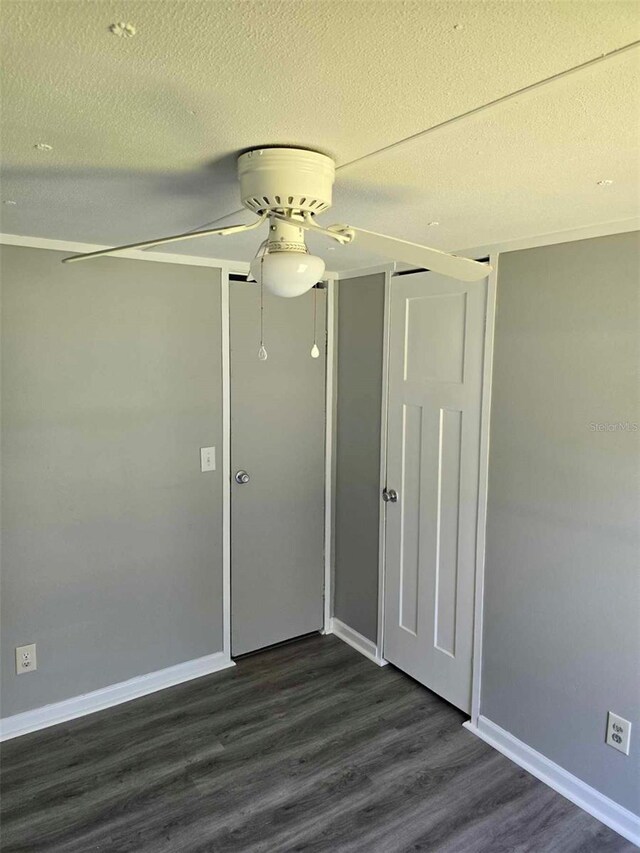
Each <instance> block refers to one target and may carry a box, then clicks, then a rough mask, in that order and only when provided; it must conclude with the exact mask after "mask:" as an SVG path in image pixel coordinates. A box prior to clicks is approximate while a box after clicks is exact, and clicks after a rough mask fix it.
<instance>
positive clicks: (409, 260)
mask: <svg viewBox="0 0 640 853" xmlns="http://www.w3.org/2000/svg"><path fill="white" fill-rule="evenodd" d="M345 231H350V232H351V233H352V234H353V241H354V242H355V243H359V244H360V245H361V246H362V247H363V248H365V247H366V248H367V249H370V250H371V251H372V252H375V253H377V254H379V255H385V256H386V257H387V258H393V260H394V261H402V262H403V263H405V264H413V265H415V266H416V267H421V268H424V269H428V270H431V271H432V272H437V273H440V274H441V275H448V276H451V278H457V279H459V280H460V281H479V280H480V279H481V278H485V277H486V276H487V275H489V271H490V270H491V267H490V266H489V264H481V263H479V262H478V261H472V260H470V259H469V258H460V257H458V256H457V255H449V254H447V253H446V252H440V251H439V250H438V249H430V248H429V247H428V246H420V245H419V244H418V243H409V242H408V241H407V240H398V239H397V238H396V237H387V236H386V235H385V234H376V233H375V232H373V231H364V230H363V229H362V228H353V227H352V226H351V225H346V226H345Z"/></svg>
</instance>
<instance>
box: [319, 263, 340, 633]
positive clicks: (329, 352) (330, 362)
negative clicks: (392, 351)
mask: <svg viewBox="0 0 640 853" xmlns="http://www.w3.org/2000/svg"><path fill="white" fill-rule="evenodd" d="M336 287H337V282H336V280H335V279H333V278H330V279H327V281H326V289H327V311H326V347H325V358H326V362H325V383H324V391H325V398H324V423H325V433H324V439H325V440H324V618H323V629H322V630H323V633H325V634H331V633H332V632H333V629H332V624H333V617H332V613H333V536H332V529H333V511H334V500H333V494H334V482H335V461H334V456H335V453H334V446H333V445H334V439H333V434H334V426H335V417H336V383H335V372H336V364H337V359H336V334H335V332H336V325H335V324H336V310H335V307H336Z"/></svg>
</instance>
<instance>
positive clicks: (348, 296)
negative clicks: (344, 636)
mask: <svg viewBox="0 0 640 853" xmlns="http://www.w3.org/2000/svg"><path fill="white" fill-rule="evenodd" d="M383 326H384V275H383V274H377V275H369V276H363V277H362V278H350V279H345V280H344V281H341V282H340V283H339V285H338V328H337V344H338V345H337V354H338V359H337V361H338V364H337V418H336V433H335V440H336V456H335V465H336V482H335V520H334V533H335V543H334V548H335V553H334V567H335V577H334V615H335V616H337V618H338V619H340V620H341V621H343V622H345V623H346V624H347V625H349V626H350V627H351V628H354V629H355V630H356V631H359V632H360V633H361V634H363V635H364V636H365V637H368V638H369V639H370V640H373V641H375V639H376V634H377V624H378V519H379V512H380V420H381V406H382V340H383Z"/></svg>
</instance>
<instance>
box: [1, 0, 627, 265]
mask: <svg viewBox="0 0 640 853" xmlns="http://www.w3.org/2000/svg"><path fill="white" fill-rule="evenodd" d="M0 15H1V17H2V33H3V34H2V42H3V44H2V56H3V60H2V63H3V86H2V119H3V120H2V164H3V173H2V175H3V199H4V201H5V202H7V201H14V202H16V203H15V204H3V205H2V209H1V213H2V230H3V231H5V232H8V233H14V234H24V235H33V236H40V237H51V238H57V239H65V240H76V241H85V242H94V243H105V244H112V243H122V242H132V241H135V240H138V239H140V240H142V239H147V238H149V237H154V236H158V235H163V234H167V233H176V232H180V231H182V230H186V229H189V228H194V227H196V226H199V225H201V224H203V223H205V222H208V221H211V220H214V219H218V218H220V217H225V216H227V215H228V214H232V213H233V212H234V211H236V210H238V209H239V204H238V190H237V185H236V183H235V170H234V161H235V155H236V153H237V152H238V151H239V150H242V149H244V148H247V147H253V146H257V145H274V144H298V145H303V146H308V147H312V148H316V149H318V150H321V151H324V152H326V153H328V154H331V155H332V156H334V157H335V158H336V161H337V163H338V166H339V170H338V174H337V185H336V191H335V198H334V210H332V211H331V212H330V213H329V214H328V215H327V216H326V217H325V219H326V221H328V222H329V221H346V222H350V223H351V224H354V225H361V226H363V227H368V228H371V229H373V230H378V231H384V232H387V233H390V234H394V235H397V236H404V237H405V238H407V239H413V240H417V241H419V242H427V243H429V244H431V245H434V246H437V247H440V248H445V249H464V248H469V247H472V246H477V245H482V244H487V243H491V242H497V241H503V240H509V239H514V238H518V237H523V236H530V235H534V234H540V233H549V232H552V231H556V230H565V229H569V228H575V227H578V226H581V225H592V224H597V223H603V222H608V221H612V220H622V219H626V218H629V217H632V216H634V215H637V214H638V177H639V176H638V159H637V152H638V147H639V144H640V128H639V114H638V102H639V100H638V99H639V96H640V73H639V69H640V65H639V56H640V50H638V49H634V50H631V51H628V52H626V53H625V54H623V55H618V56H613V57H609V58H606V59H604V60H603V61H601V62H599V63H597V64H595V65H592V66H590V67H588V68H585V69H583V70H580V71H578V72H576V73H575V74H572V75H570V76H568V77H564V78H561V79H558V80H553V81H551V82H549V83H547V84H546V85H544V86H541V87H539V88H537V89H536V90H534V91H533V92H528V93H524V94H522V95H520V96H518V97H515V98H513V99H510V100H508V101H506V102H504V103H500V104H497V105H494V106H491V107H489V108H487V109H486V110H483V111H481V112H478V113H475V114H474V115H472V116H470V117H467V118H464V119H462V120H461V121H458V122H455V123H452V124H449V125H446V126H444V127H441V128H439V129H436V130H435V131H433V132H431V133H427V134H424V135H422V136H420V137H419V138H417V139H414V140H411V141H407V142H405V143H404V144H401V145H397V146H395V147H392V148H391V149H389V150H387V151H384V152H382V153H379V154H376V155H375V156H367V155H370V154H371V153H372V152H375V151H378V150H379V149H381V148H385V147H386V146H390V145H393V144H394V143H397V142H399V141H401V140H405V139H407V137H410V136H413V135H414V134H419V133H421V132H423V131H425V130H428V129H429V128H432V127H434V126H436V125H439V124H441V123H442V122H446V121H447V120H450V119H452V118H454V117H456V116H459V115H461V114H463V113H466V112H468V111H470V110H474V109H475V108H477V107H479V106H481V105H483V104H487V103H489V102H491V101H495V100H496V99H499V98H502V97H504V96H506V95H508V94H509V93H512V92H514V91H517V90H520V89H522V88H524V87H527V86H530V85H531V84H534V83H536V82H538V81H540V80H544V79H545V78H549V77H553V76H554V75H558V74H561V73H562V72H565V71H567V70H568V69H571V68H574V67H575V66H577V65H580V64H582V63H585V62H588V61H589V60H592V59H595V58H597V57H600V56H602V55H603V54H608V53H611V52H612V51H615V50H617V49H619V48H621V47H624V46H625V45H628V44H630V43H632V42H634V41H636V40H638V39H640V4H638V3H637V2H635V0H632V2H616V0H611V1H610V2H604V1H603V0H594V2H591V0H569V2H563V0H551V2H546V0H535V2H528V0H525V2H502V0H500V2H480V0H473V2H429V0H419V2H406V3H405V2H398V0H376V2H369V1H368V0H362V2H358V0H352V2H344V0H336V1H335V2H334V0H315V2H311V0H308V1H307V2H305V0H298V2H296V0H287V2H280V0H266V2H255V0H227V2H218V0H189V2H176V0H153V2H137V0H129V2H127V0H121V2H118V3H112V2H110V0H83V2H74V0H64V2H56V0H47V2H41V0H21V2H12V0H4V2H3V3H2V6H1V7H0ZM123 20H124V21H128V22H131V23H132V24H133V25H134V26H135V28H136V34H135V36H134V37H133V38H121V37H118V36H116V35H113V34H112V33H111V32H110V31H109V26H110V25H111V24H112V23H114V22H118V21H123ZM39 142H44V143H47V144H48V145H51V146H52V150H50V151H38V150H37V149H36V148H35V147H34V145H35V144H36V143H39ZM360 158H364V159H360ZM354 160H357V161H358V162H355V163H354V162H353V161H354ZM602 179H607V180H611V181H613V183H612V184H610V185H607V186H604V187H600V186H598V185H597V181H598V180H602ZM238 218H239V219H246V218H248V216H247V215H246V214H240V215H239V216H238ZM434 220H436V221H438V222H439V223H440V224H439V225H437V226H429V225H428V223H429V222H431V221H434ZM259 239H260V237H259V236H256V235H255V234H250V235H247V236H244V237H239V238H228V239H226V240H221V239H220V238H208V239H203V240H198V241H197V242H196V243H193V242H190V243H185V244H182V245H179V244H176V246H173V247H167V251H180V252H184V253H191V254H198V255H211V256H215V257H228V258H234V259H237V260H248V259H249V258H250V257H251V255H252V253H253V251H255V248H256V246H257V243H258V242H259ZM309 242H310V245H312V246H313V247H314V248H317V249H320V248H322V253H323V254H325V250H328V246H327V244H326V243H318V242H317V238H316V240H310V241H309ZM325 257H326V259H327V262H328V265H329V267H330V268H333V269H344V268H349V267H353V266H361V265H366V264H372V263H377V262H379V261H380V260H381V259H380V258H377V257H375V256H372V255H369V254H366V253H363V252H360V251H358V248H357V245H354V246H353V247H349V248H337V249H336V250H335V251H333V252H331V253H330V254H325Z"/></svg>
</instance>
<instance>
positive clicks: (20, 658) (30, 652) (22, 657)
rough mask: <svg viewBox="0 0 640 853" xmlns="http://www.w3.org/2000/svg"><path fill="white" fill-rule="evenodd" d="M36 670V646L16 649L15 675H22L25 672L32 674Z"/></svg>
mask: <svg viewBox="0 0 640 853" xmlns="http://www.w3.org/2000/svg"><path fill="white" fill-rule="evenodd" d="M37 668H38V662H37V660H36V644H35V643H31V645H29V646H17V647H16V674H17V675H24V674H25V672H33V671H34V670H35V669H37Z"/></svg>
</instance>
